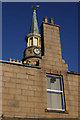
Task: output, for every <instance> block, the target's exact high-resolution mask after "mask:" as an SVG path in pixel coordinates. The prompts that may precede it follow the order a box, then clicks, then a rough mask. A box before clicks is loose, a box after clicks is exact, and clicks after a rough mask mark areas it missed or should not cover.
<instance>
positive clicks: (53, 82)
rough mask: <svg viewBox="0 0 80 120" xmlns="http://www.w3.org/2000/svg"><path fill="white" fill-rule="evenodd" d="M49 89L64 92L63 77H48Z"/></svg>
mask: <svg viewBox="0 0 80 120" xmlns="http://www.w3.org/2000/svg"><path fill="white" fill-rule="evenodd" d="M52 77H53V78H52ZM54 78H55V79H54ZM47 89H52V90H60V91H62V90H63V89H62V79H61V77H54V76H48V77H47Z"/></svg>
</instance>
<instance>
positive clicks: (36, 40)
mask: <svg viewBox="0 0 80 120" xmlns="http://www.w3.org/2000/svg"><path fill="white" fill-rule="evenodd" d="M37 44H38V39H37V38H34V45H35V46H37Z"/></svg>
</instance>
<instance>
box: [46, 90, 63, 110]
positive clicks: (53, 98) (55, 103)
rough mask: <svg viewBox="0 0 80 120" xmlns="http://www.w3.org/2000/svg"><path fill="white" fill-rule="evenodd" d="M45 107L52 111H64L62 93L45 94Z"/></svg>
mask: <svg viewBox="0 0 80 120" xmlns="http://www.w3.org/2000/svg"><path fill="white" fill-rule="evenodd" d="M47 103H48V104H47V107H48V108H52V109H55V110H56V109H64V97H63V95H62V93H53V92H47Z"/></svg>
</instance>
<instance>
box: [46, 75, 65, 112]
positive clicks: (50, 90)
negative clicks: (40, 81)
mask: <svg viewBox="0 0 80 120" xmlns="http://www.w3.org/2000/svg"><path fill="white" fill-rule="evenodd" d="M48 76H50V77H51V76H53V77H61V79H62V80H61V81H62V83H61V85H62V88H63V90H62V91H61V90H52V89H47V92H51V93H52V92H54V93H63V98H62V99H63V100H64V107H65V98H64V87H63V78H62V76H61V75H60V76H59V75H51V74H46V78H47V77H48ZM61 102H62V101H61ZM62 104H63V103H62ZM62 107H63V106H62ZM47 110H57V111H65V108H62V109H54V108H47Z"/></svg>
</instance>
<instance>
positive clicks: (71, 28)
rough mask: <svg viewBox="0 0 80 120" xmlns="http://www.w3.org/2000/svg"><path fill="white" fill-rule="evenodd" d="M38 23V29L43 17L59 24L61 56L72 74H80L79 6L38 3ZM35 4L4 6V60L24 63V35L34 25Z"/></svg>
mask: <svg viewBox="0 0 80 120" xmlns="http://www.w3.org/2000/svg"><path fill="white" fill-rule="evenodd" d="M37 4H39V5H40V7H39V9H38V10H37V20H38V25H39V27H40V26H41V23H42V21H44V17H45V16H47V17H48V19H50V18H51V17H52V18H53V19H54V24H57V25H60V40H61V48H62V57H63V59H65V62H66V64H68V67H69V71H76V72H78V3H77V2H52V3H51V2H39V3H37ZM32 5H33V3H32V2H30V3H29V2H11V3H10V2H7V3H6V2H4V3H2V59H3V60H8V59H9V58H12V59H16V60H17V59H18V60H22V58H23V52H24V49H25V48H26V42H25V40H24V39H25V35H27V34H29V31H30V25H31V22H32V12H33V8H32ZM48 21H49V20H48Z"/></svg>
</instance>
